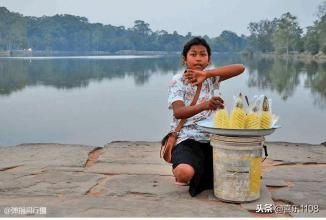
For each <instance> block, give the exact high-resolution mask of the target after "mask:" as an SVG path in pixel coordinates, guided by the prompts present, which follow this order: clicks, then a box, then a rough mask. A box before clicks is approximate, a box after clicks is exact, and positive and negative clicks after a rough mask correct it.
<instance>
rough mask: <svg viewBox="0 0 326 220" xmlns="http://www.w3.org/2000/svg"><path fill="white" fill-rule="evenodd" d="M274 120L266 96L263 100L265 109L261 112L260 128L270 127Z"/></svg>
mask: <svg viewBox="0 0 326 220" xmlns="http://www.w3.org/2000/svg"><path fill="white" fill-rule="evenodd" d="M271 122H272V114H271V112H270V109H269V103H268V99H267V97H266V96H265V97H264V101H263V111H262V112H261V118H260V128H264V129H266V128H270V127H271Z"/></svg>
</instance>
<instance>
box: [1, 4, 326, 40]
mask: <svg viewBox="0 0 326 220" xmlns="http://www.w3.org/2000/svg"><path fill="white" fill-rule="evenodd" d="M324 1H325V0H0V6H2V7H6V8H7V9H8V10H10V11H13V12H18V13H20V14H23V15H25V16H36V17H40V16H43V15H46V16H53V15H55V14H72V15H78V16H82V17H86V18H88V21H89V22H90V23H102V24H111V25H114V26H125V27H126V28H129V27H133V25H134V21H135V20H143V21H145V22H147V23H149V24H150V28H151V29H152V30H153V31H157V30H166V31H168V32H169V33H172V32H173V31H177V32H178V33H179V34H182V35H185V34H187V33H188V32H191V33H192V35H200V36H203V35H208V36H209V37H216V36H219V35H220V33H221V32H222V31H224V30H229V31H233V32H235V33H237V34H238V35H241V34H244V35H249V31H248V29H247V27H248V24H249V23H250V22H258V21H260V20H263V19H268V20H272V19H273V18H275V17H277V18H279V17H281V15H282V14H284V13H286V12H290V13H291V14H292V15H294V16H296V17H297V18H298V22H299V25H300V27H302V28H303V29H304V30H305V28H306V27H307V26H310V25H312V24H313V21H314V20H316V18H317V17H316V12H317V7H318V5H319V4H321V3H322V2H324Z"/></svg>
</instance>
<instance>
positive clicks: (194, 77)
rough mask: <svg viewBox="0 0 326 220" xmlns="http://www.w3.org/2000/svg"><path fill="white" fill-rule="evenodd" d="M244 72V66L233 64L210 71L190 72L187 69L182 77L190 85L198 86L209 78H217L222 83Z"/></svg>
mask: <svg viewBox="0 0 326 220" xmlns="http://www.w3.org/2000/svg"><path fill="white" fill-rule="evenodd" d="M244 70H245V67H244V65H242V64H233V65H228V66H221V67H217V68H215V69H211V70H205V71H200V70H191V69H188V70H187V72H186V73H185V75H184V77H185V79H186V81H187V82H190V83H191V84H192V85H198V84H199V83H202V82H203V81H204V80H205V79H207V78H209V77H215V76H219V77H220V80H219V81H223V80H226V79H229V78H231V77H234V76H237V75H239V74H241V73H242V72H243V71H244Z"/></svg>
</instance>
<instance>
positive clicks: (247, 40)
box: [0, 1, 326, 54]
mask: <svg viewBox="0 0 326 220" xmlns="http://www.w3.org/2000/svg"><path fill="white" fill-rule="evenodd" d="M248 29H249V31H250V35H249V36H245V35H241V36H238V35H237V34H236V33H234V32H232V31H228V30H225V31H223V32H222V33H221V34H220V35H219V36H217V37H211V38H210V37H208V36H207V35H205V36H203V37H204V38H205V39H206V40H207V41H208V43H209V44H210V45H211V47H212V50H213V51H216V52H241V51H249V52H277V53H286V52H287V53H289V52H291V51H298V52H304V51H308V52H310V53H312V54H316V53H318V52H319V51H322V52H324V53H325V54H326V42H325V41H326V40H325V39H326V36H325V35H326V1H325V2H324V3H323V4H321V5H319V7H318V15H317V20H316V21H315V22H314V25H312V26H310V27H308V28H307V31H306V33H305V34H303V30H302V28H301V27H299V25H298V22H297V18H296V17H295V16H293V15H291V14H290V13H285V14H283V15H282V16H281V17H280V18H274V19H273V20H271V21H270V20H261V21H259V22H251V23H250V24H249V25H248ZM192 37H193V36H192V33H191V32H188V33H187V34H186V35H181V34H179V33H178V32H177V31H174V32H173V33H169V32H167V31H166V30H158V31H153V30H152V29H151V28H150V25H149V24H148V23H146V22H145V21H142V20H136V21H135V22H134V26H133V27H131V28H126V27H124V26H113V25H110V24H108V25H104V24H101V23H89V22H88V19H87V18H85V17H80V16H74V15H68V14H63V15H59V14H58V15H54V16H42V17H31V16H23V15H21V14H19V13H14V12H10V11H9V10H8V9H7V8H5V7H0V50H7V51H8V50H9V51H10V50H22V49H27V48H32V49H33V50H40V51H76V52H78V51H107V52H113V53H114V52H117V51H121V50H136V51H180V50H181V49H182V46H183V44H184V43H185V42H186V41H187V40H189V39H190V38H192Z"/></svg>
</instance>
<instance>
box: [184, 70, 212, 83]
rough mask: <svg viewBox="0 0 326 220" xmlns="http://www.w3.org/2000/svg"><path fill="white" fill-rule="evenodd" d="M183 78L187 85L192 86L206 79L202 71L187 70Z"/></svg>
mask: <svg viewBox="0 0 326 220" xmlns="http://www.w3.org/2000/svg"><path fill="white" fill-rule="evenodd" d="M184 78H185V80H186V82H187V83H191V84H192V85H198V84H200V83H202V82H204V81H205V79H206V78H207V74H206V72H205V71H202V70H192V69H187V71H186V73H185V74H184Z"/></svg>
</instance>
